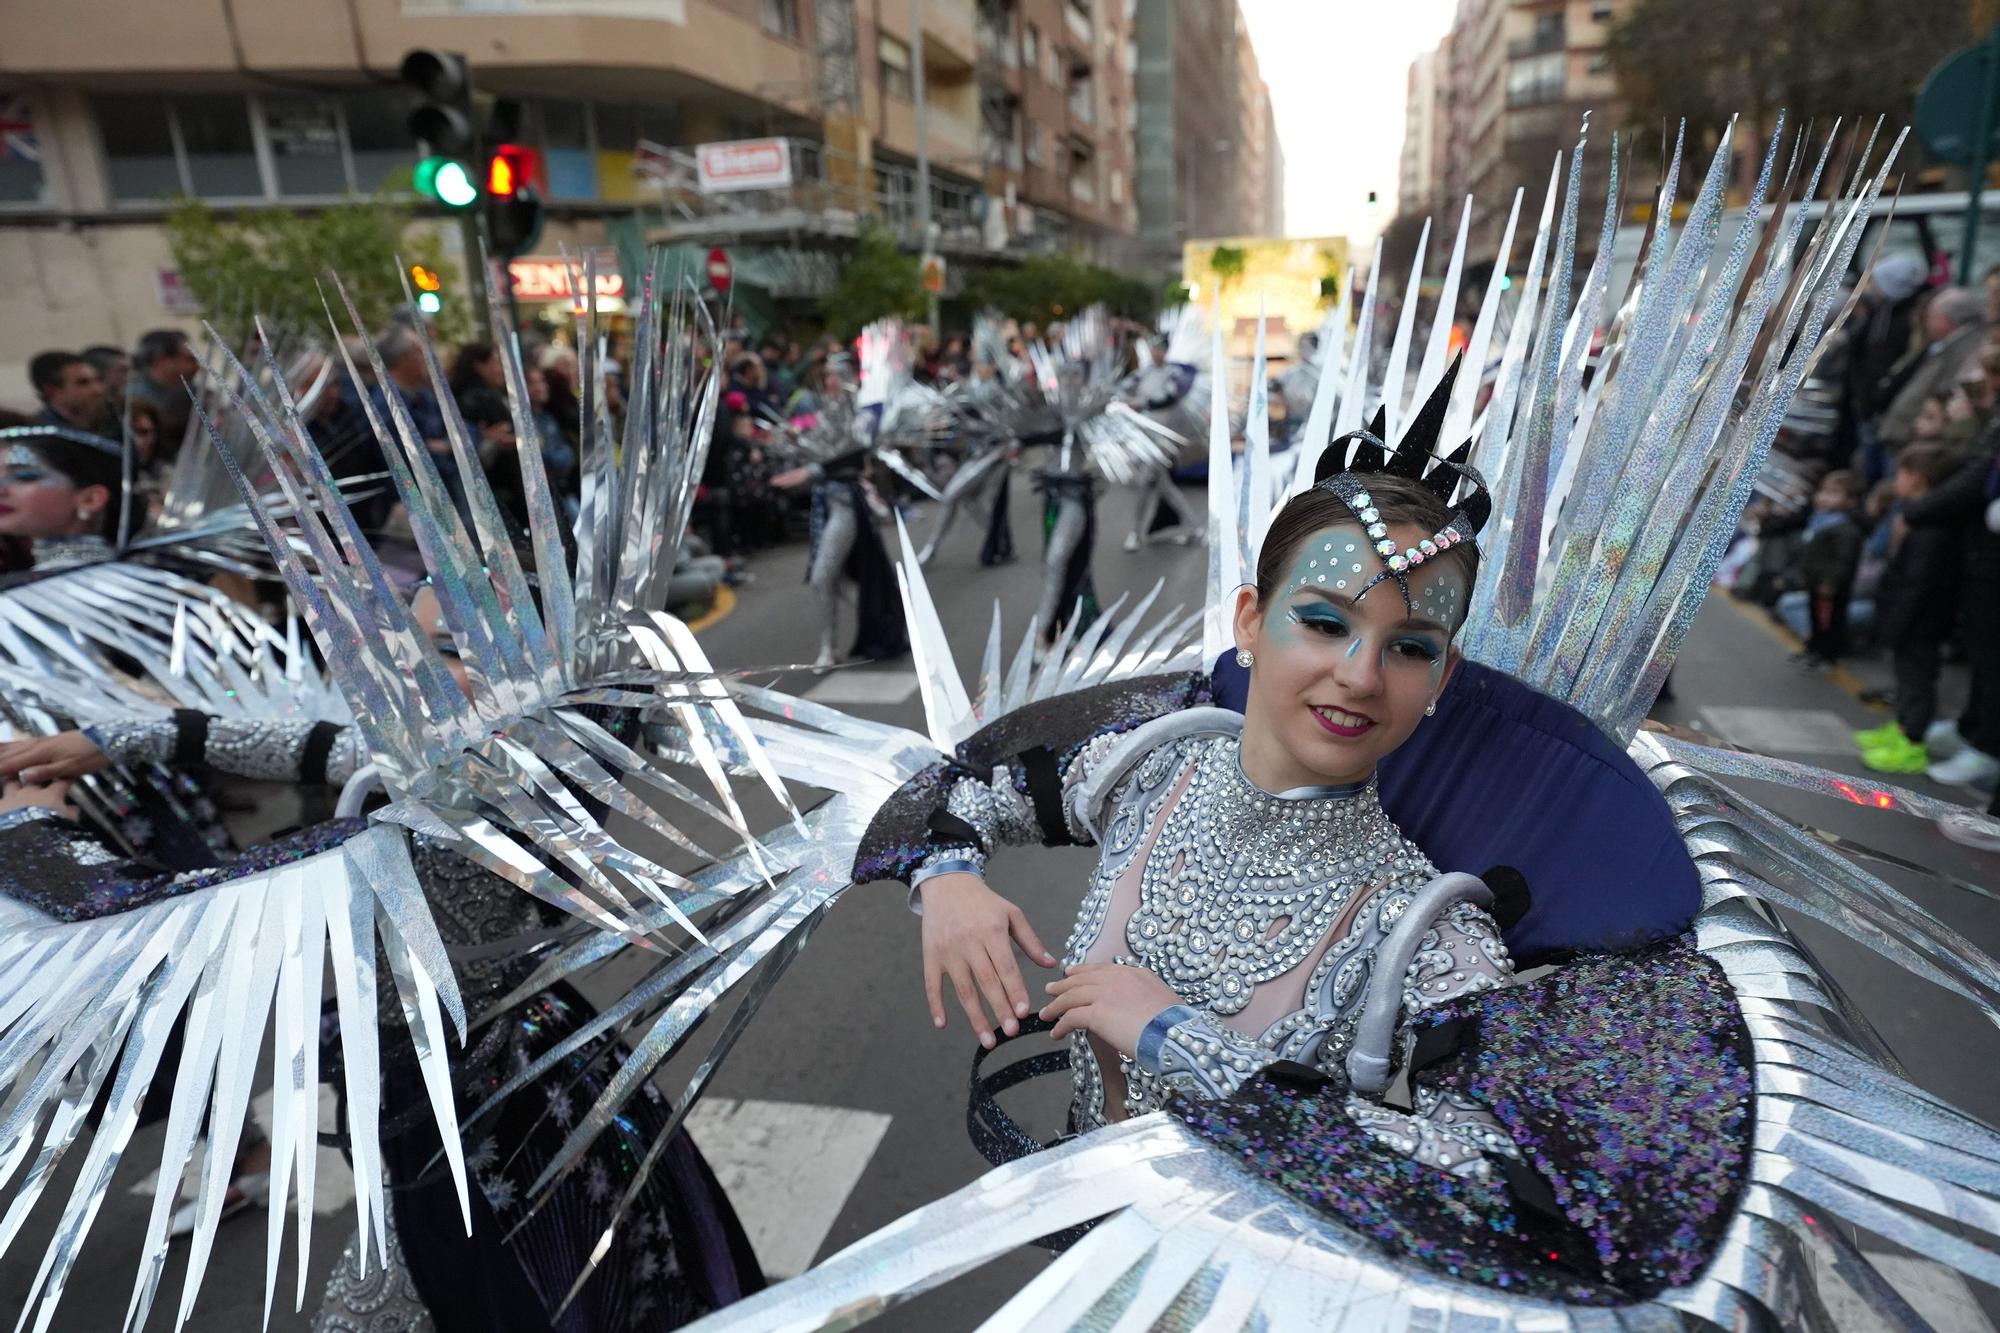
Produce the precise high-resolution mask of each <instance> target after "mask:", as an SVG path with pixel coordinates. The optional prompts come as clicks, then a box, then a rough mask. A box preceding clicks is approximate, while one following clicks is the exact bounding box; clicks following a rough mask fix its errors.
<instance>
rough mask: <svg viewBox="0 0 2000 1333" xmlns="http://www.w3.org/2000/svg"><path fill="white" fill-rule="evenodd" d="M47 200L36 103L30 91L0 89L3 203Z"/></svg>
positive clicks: (0, 186) (0, 188)
mask: <svg viewBox="0 0 2000 1333" xmlns="http://www.w3.org/2000/svg"><path fill="white" fill-rule="evenodd" d="M47 202H48V178H47V177H46V176H45V175H44V174H43V172H42V141H41V136H40V135H38V134H37V133H36V132H35V109H34V106H33V104H32V103H30V102H29V101H28V95H27V94H26V93H14V92H8V91H7V90H6V89H4V88H0V205H5V204H41V203H47Z"/></svg>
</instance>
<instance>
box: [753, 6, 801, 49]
mask: <svg viewBox="0 0 2000 1333" xmlns="http://www.w3.org/2000/svg"><path fill="white" fill-rule="evenodd" d="M757 18H758V21H759V22H761V23H762V24H763V25H764V31H765V32H768V33H770V34H771V35H772V36H773V37H782V38H784V39H785V40H786V41H788V42H796V41H797V40H798V39H799V0H758V5H757Z"/></svg>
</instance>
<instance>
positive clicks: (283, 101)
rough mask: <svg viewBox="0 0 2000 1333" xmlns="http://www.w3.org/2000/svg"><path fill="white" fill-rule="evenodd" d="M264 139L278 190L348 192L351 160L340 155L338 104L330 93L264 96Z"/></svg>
mask: <svg viewBox="0 0 2000 1333" xmlns="http://www.w3.org/2000/svg"><path fill="white" fill-rule="evenodd" d="M257 102H258V106H259V108H260V109H261V110H262V112H263V114H264V141H265V142H266V143H268V144H269V145H270V146H271V167H272V170H273V171H275V172H276V173H277V177H278V193H279V194H286V195H335V194H345V193H347V163H346V161H345V160H344V159H343V157H342V155H341V142H340V104H339V103H338V102H335V101H334V100H333V99H331V98H326V97H296V96H292V95H290V94H282V93H281V94H268V93H267V94H260V95H259V96H258V98H257Z"/></svg>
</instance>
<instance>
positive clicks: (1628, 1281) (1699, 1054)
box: [1417, 936, 1754, 1296]
mask: <svg viewBox="0 0 2000 1333" xmlns="http://www.w3.org/2000/svg"><path fill="white" fill-rule="evenodd" d="M1459 1020H1466V1021H1468V1022H1469V1023H1470V1024H1471V1027H1472V1031H1471V1032H1470V1033H1469V1034H1467V1035H1466V1036H1464V1037H1463V1038H1462V1040H1461V1042H1460V1045H1459V1047H1458V1050H1457V1051H1456V1052H1455V1053H1454V1054H1453V1055H1452V1056H1450V1057H1448V1058H1447V1059H1446V1060H1444V1061H1443V1062H1441V1063H1440V1064H1438V1065H1436V1066H1433V1067H1432V1068H1430V1069H1428V1070H1426V1071H1425V1072H1424V1075H1423V1077H1424V1080H1425V1082H1427V1083H1430V1084H1432V1085H1434V1086H1438V1087H1444V1088H1450V1089H1453V1090H1455V1091H1458V1092H1461V1093H1464V1094H1466V1095H1467V1096H1470V1097H1473V1098H1475V1099H1477V1100H1478V1101H1480V1102H1482V1103H1484V1104H1485V1105H1486V1107H1487V1108H1488V1109H1490V1110H1491V1111H1492V1112H1493V1114H1494V1115H1495V1116H1497V1117H1498V1118H1499V1120H1500V1123H1501V1124H1502V1125H1504V1126H1505V1127H1506V1129H1507V1132H1508V1134H1509V1136H1510V1137H1512V1138H1513V1140H1514V1142H1515V1143H1516V1144H1517V1145H1519V1147H1520V1149H1521V1153H1522V1156H1523V1157H1525V1158H1526V1159H1527V1160H1528V1162H1529V1163H1530V1164H1532V1165H1533V1167H1534V1168H1535V1170H1536V1171H1537V1172H1538V1173H1539V1174H1540V1175H1541V1176H1542V1178H1543V1179H1544V1180H1546V1181H1547V1182H1548V1184H1549V1187H1550V1188H1551V1190H1552V1191H1553V1192H1554V1194H1555V1197H1556V1202H1557V1203H1558V1204H1559V1205H1560V1206H1561V1207H1562V1209H1563V1212H1564V1213H1565V1214H1566V1215H1567V1216H1568V1218H1569V1220H1570V1222H1571V1224H1572V1225H1573V1226H1575V1227H1577V1228H1578V1229H1579V1230H1581V1231H1582V1232H1583V1233H1584V1234H1585V1235H1586V1236H1588V1238H1589V1240H1590V1245H1591V1251H1592V1254H1593V1256H1594V1259H1595V1262H1596V1263H1597V1265H1598V1268H1599V1271H1600V1272H1601V1274H1602V1275H1603V1278H1604V1280H1605V1281H1606V1282H1609V1283H1611V1284H1613V1285H1615V1286H1617V1287H1619V1288H1621V1289H1623V1290H1625V1291H1628V1292H1632V1293H1634V1294H1636V1295H1639V1296H1651V1295H1653V1294H1654V1293H1656V1292H1659V1291H1662V1290H1664V1289H1666V1288H1668V1287H1673V1286H1679V1285H1681V1284H1683V1283H1686V1282H1689V1281H1691V1280H1693V1278H1694V1277H1695V1276H1696V1275H1697V1274H1698V1273H1699V1272H1700V1271H1701V1269H1702V1267H1703V1266H1704V1265H1705V1264H1706V1263H1707V1262H1708V1258H1709V1255H1710V1254H1711V1253H1712V1252H1713V1250H1714V1247H1715V1243H1716V1241H1717V1239H1718V1238H1719V1237H1720V1235H1721V1233H1722V1229H1723V1227H1724V1226H1725V1225H1726V1224H1727V1223H1728V1221H1729V1218H1730V1217H1731V1216H1732V1215H1733V1213H1734V1212H1735V1206H1736V1197H1737V1195H1738V1193H1739V1192H1740V1191H1741V1189H1742V1187H1743V1181H1744V1178H1745V1173H1746V1171H1747V1169H1748V1163H1749V1152H1750V1138H1751V1132H1752V1129H1753V1127H1754V1114H1753V1107H1752V1093H1753V1088H1754V1079H1753V1076H1752V1072H1751V1059H1750V1037H1749V1033H1748V1032H1747V1031H1746V1030H1745V1028H1744V1026H1743V1019H1742V1015H1741V1013H1740V1012H1739V1010H1738V1009H1737V1006H1736V997H1735V992H1734V991H1733V990H1732V989H1731V988H1730V985H1729V980H1728V978H1727V977H1725V976H1724V975H1723V973H1722V970H1721V969H1720V968H1718V967H1717V966H1716V965H1715V964H1714V962H1712V961H1711V960H1709V959H1708V958H1706V957H1704V956H1703V955H1702V954H1701V953H1699V952H1698V951H1697V950H1696V949H1695V947H1694V941H1693V937H1692V936H1682V937H1681V938H1679V939H1677V940H1671V941H1668V942H1666V943H1664V944H1661V945H1658V946H1656V947H1654V948H1651V949H1647V950H1645V951H1643V952H1640V953H1636V954H1621V955H1606V956H1598V957H1593V958H1587V959H1584V960H1581V961H1579V962H1575V963H1572V964H1570V965H1569V966H1567V967H1564V968H1561V969H1558V970H1557V971H1555V972H1553V973H1551V974H1550V975H1548V976H1546V977H1544V978H1542V979H1541V980H1540V981H1537V982H1534V983H1532V984H1530V985H1526V986H1513V987H1508V988H1506V989H1503V990H1498V991H1493V992H1490V993H1488V994H1484V995H1480V996H1477V997H1474V998H1473V999H1471V1000H1469V1001H1458V1002H1455V1003H1451V1004H1446V1005H1442V1006H1440V1007H1439V1008H1438V1009H1436V1010H1433V1011H1431V1012H1430V1013H1427V1014H1425V1015H1424V1016H1423V1017H1421V1018H1419V1019H1418V1020H1417V1023H1418V1027H1419V1029H1423V1028H1429V1027H1435V1026H1440V1025H1443V1024H1447V1023H1453V1022H1456V1021H1459Z"/></svg>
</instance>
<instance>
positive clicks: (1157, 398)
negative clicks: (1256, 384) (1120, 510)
mask: <svg viewBox="0 0 2000 1333" xmlns="http://www.w3.org/2000/svg"><path fill="white" fill-rule="evenodd" d="M1206 340H1207V337H1206V329H1205V327H1204V321H1203V319H1202V318H1201V314H1200V312H1199V311H1197V310H1196V309H1195V308H1194V307H1193V306H1182V307H1180V308H1179V309H1178V310H1171V311H1168V312H1167V313H1166V314H1164V315H1162V316H1161V317H1160V332H1159V333H1158V334H1156V335H1155V336H1154V337H1152V338H1151V339H1149V340H1148V341H1147V344H1146V352H1145V356H1146V358H1147V360H1146V364H1144V365H1142V366H1141V367H1140V368H1139V370H1138V371H1137V372H1136V373H1135V374H1134V375H1133V376H1132V381H1131V386H1130V388H1129V390H1128V394H1127V396H1128V398H1129V399H1130V401H1131V403H1132V405H1133V406H1135V407H1137V408H1138V409H1139V410H1140V411H1141V412H1144V413H1145V414H1146V415H1147V416H1149V417H1151V418H1152V419H1153V420H1154V421H1156V422H1158V423H1159V424H1160V425H1161V426H1163V427H1165V428H1166V429H1167V430H1169V431H1171V432H1173V433H1174V434H1176V435H1178V436H1180V438H1181V440H1182V442H1183V444H1184V445H1186V444H1192V445H1197V446H1206V444H1207V443H1208V414H1209V410H1210V407H1211V405H1212V404H1211V398H1212V393H1211V386H1210V383H1209V377H1208V375H1207V374H1206V373H1205V372H1204V371H1202V370H1201V368H1200V366H1201V359H1202V358H1203V357H1204V356H1205V355H1206V353H1207V349H1206V348H1205V347H1204V346H1203V345H1202V344H1203V343H1204V342H1205V341H1206ZM1173 463H1174V460H1173V457H1171V456H1170V457H1169V458H1168V459H1167V460H1166V461H1165V462H1163V463H1160V464H1158V465H1155V466H1152V467H1148V468H1146V469H1144V473H1143V475H1142V477H1141V479H1140V481H1139V483H1138V485H1137V486H1136V487H1134V490H1136V491H1137V492H1138V503H1137V504H1136V505H1135V506H1134V508H1133V510H1132V530H1131V531H1130V532H1128V533H1127V534H1125V549H1126V550H1127V551H1136V550H1138V549H1139V547H1140V546H1141V545H1142V544H1143V543H1145V542H1147V541H1150V540H1152V538H1153V537H1154V535H1155V534H1157V533H1162V532H1167V531H1169V530H1171V532H1172V534H1173V539H1174V540H1175V541H1177V542H1178V543H1180V544H1181V545H1182V546H1188V545H1192V544H1194V543H1196V542H1199V541H1200V540H1201V539H1202V536H1203V528H1202V523H1201V519H1200V517H1199V516H1198V515H1197V514H1196V513H1195V511H1194V507H1193V506H1192V505H1190V504H1188V502H1187V497H1186V496H1184V495H1182V494H1181V491H1180V487H1179V486H1177V485H1175V484H1174V476H1173Z"/></svg>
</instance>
